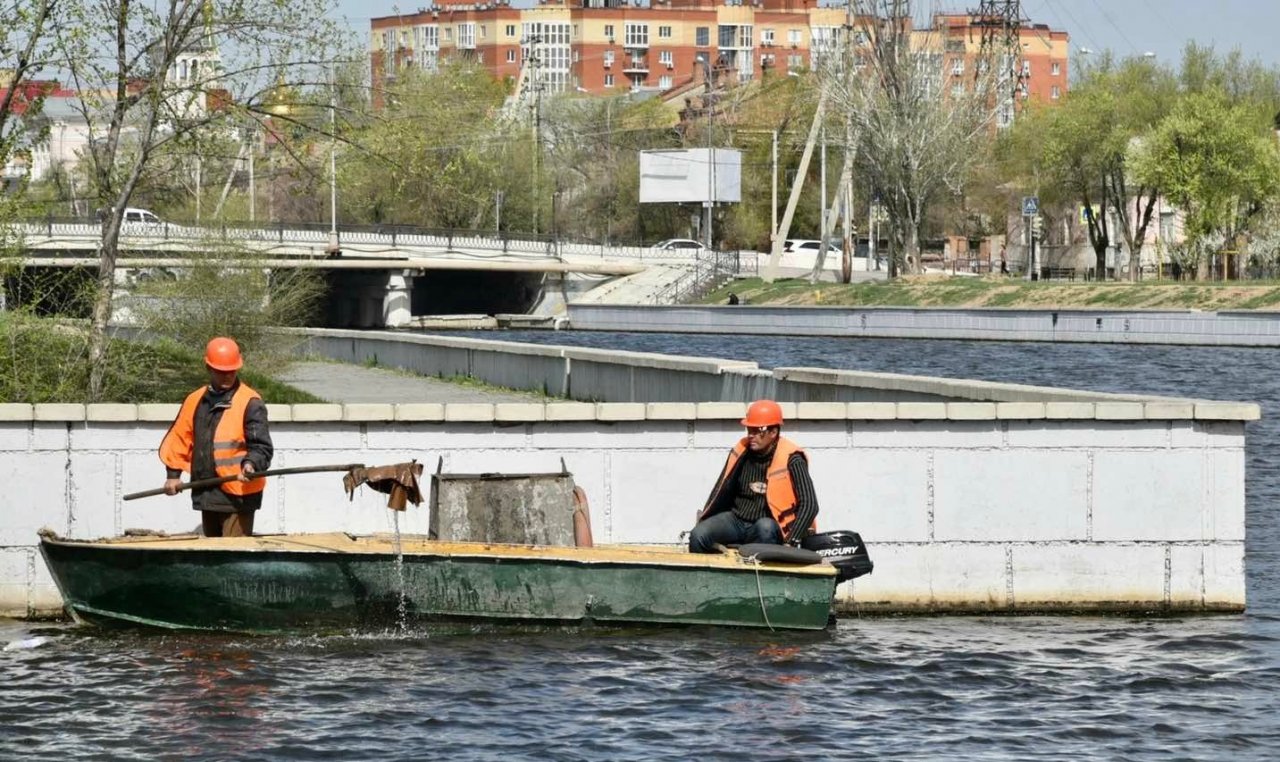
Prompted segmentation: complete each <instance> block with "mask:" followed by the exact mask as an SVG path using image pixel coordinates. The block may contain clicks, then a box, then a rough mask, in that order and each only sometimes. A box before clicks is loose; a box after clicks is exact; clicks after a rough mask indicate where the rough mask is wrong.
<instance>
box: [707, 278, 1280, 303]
mask: <svg viewBox="0 0 1280 762" xmlns="http://www.w3.org/2000/svg"><path fill="white" fill-rule="evenodd" d="M730 293H733V294H736V295H737V296H738V298H739V300H741V302H742V303H743V304H756V305H771V306H784V305H824V306H851V307H876V306H881V307H961V308H964V307H974V308H978V307H983V308H986V307H1015V308H1019V307H1020V308H1025V309H1091V308H1094V309H1112V310H1114V309H1166V310H1167V309H1196V310H1204V311H1216V310H1267V311H1277V310H1280V282H1277V281H1227V282H1203V281H1199V282H1174V281H1147V282H1142V283H1115V282H1103V283H1098V282H1092V281H1090V282H1084V281H1037V282H1031V281H1025V280H1014V279H1011V278H1008V277H1001V276H982V277H976V276H953V277H947V276H933V275H925V276H907V277H904V278H900V279H898V280H895V281H875V282H870V283H868V282H864V283H853V284H847V285H846V284H839V283H810V282H809V281H808V280H807V279H804V278H788V279H780V280H776V281H774V282H773V283H765V282H764V281H763V280H762V279H760V278H744V279H740V280H735V281H732V282H731V283H728V284H726V285H724V286H722V287H720V288H718V289H716V290H715V291H712V292H711V293H709V294H707V295H706V296H705V297H704V298H703V300H702V301H703V303H706V304H724V303H726V302H727V301H728V300H729V294H730Z"/></svg>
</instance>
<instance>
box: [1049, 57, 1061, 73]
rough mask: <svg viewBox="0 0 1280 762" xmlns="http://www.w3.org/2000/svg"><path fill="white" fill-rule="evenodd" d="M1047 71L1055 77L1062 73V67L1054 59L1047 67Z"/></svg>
mask: <svg viewBox="0 0 1280 762" xmlns="http://www.w3.org/2000/svg"><path fill="white" fill-rule="evenodd" d="M1049 72H1050V73H1051V74H1052V75H1053V76H1055V77H1056V76H1059V75H1060V74H1062V67H1061V66H1060V65H1059V64H1058V62H1057V61H1054V62H1053V64H1052V65H1051V66H1050V67H1049Z"/></svg>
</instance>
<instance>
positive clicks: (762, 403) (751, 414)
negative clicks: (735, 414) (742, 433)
mask: <svg viewBox="0 0 1280 762" xmlns="http://www.w3.org/2000/svg"><path fill="white" fill-rule="evenodd" d="M742 425H743V426H781V425H782V407H781V406H780V405H778V403H776V402H774V401H773V400H756V401H755V402H752V403H751V407H749V408H747V417H746V418H743V419H742Z"/></svg>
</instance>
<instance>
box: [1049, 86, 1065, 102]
mask: <svg viewBox="0 0 1280 762" xmlns="http://www.w3.org/2000/svg"><path fill="white" fill-rule="evenodd" d="M1049 97H1050V98H1052V99H1054V100H1055V101H1056V100H1058V99H1059V98H1061V97H1062V90H1060V89H1058V86H1057V85H1054V86H1053V87H1052V88H1051V89H1050V90H1049Z"/></svg>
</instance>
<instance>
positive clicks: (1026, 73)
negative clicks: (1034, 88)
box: [1022, 61, 1031, 77]
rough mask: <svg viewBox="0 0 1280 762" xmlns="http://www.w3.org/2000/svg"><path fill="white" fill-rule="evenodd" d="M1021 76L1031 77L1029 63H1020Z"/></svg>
mask: <svg viewBox="0 0 1280 762" xmlns="http://www.w3.org/2000/svg"><path fill="white" fill-rule="evenodd" d="M1022 76H1024V77H1030V76H1031V62H1030V61H1023V62H1022Z"/></svg>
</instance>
